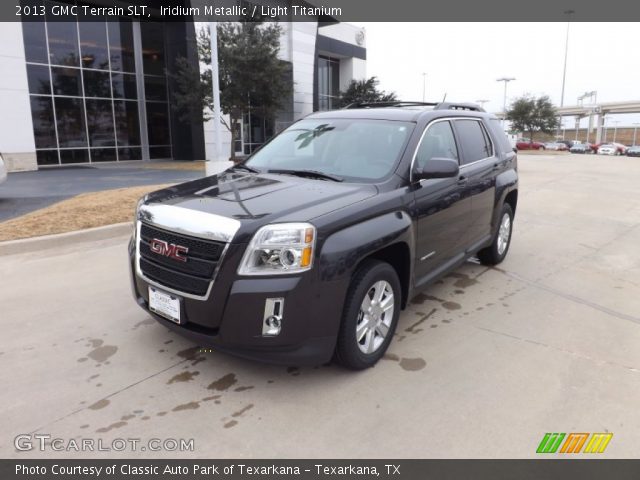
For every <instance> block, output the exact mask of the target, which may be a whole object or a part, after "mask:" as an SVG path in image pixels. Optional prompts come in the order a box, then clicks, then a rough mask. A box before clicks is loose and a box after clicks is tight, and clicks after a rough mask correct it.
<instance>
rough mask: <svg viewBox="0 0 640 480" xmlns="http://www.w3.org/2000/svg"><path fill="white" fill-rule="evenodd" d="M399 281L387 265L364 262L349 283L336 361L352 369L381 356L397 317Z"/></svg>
mask: <svg viewBox="0 0 640 480" xmlns="http://www.w3.org/2000/svg"><path fill="white" fill-rule="evenodd" d="M400 297H401V289H400V280H399V279H398V275H397V273H396V271H395V269H394V268H393V267H392V266H391V265H389V264H388V263H385V262H381V261H378V260H366V261H365V262H364V263H363V264H362V265H361V266H360V267H359V268H358V271H357V272H356V274H355V275H354V277H353V280H352V281H351V285H350V286H349V291H348V293H347V299H346V302H345V306H344V311H343V312H342V322H341V324H340V333H339V334H338V343H337V345H336V352H335V360H336V361H337V362H338V363H340V364H341V365H343V366H345V367H347V368H351V369H353V370H362V369H365V368H369V367H372V366H373V365H375V364H376V362H377V361H378V360H380V358H382V356H383V355H384V353H385V352H386V350H387V347H388V346H389V343H391V339H392V337H393V334H394V332H395V329H396V325H397V323H398V317H399V316H400V299H401V298H400Z"/></svg>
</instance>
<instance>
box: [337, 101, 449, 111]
mask: <svg viewBox="0 0 640 480" xmlns="http://www.w3.org/2000/svg"><path fill="white" fill-rule="evenodd" d="M436 105H438V103H433V102H411V101H401V100H398V101H391V102H355V103H350V104H349V105H347V106H346V107H343V108H345V109H352V108H384V107H435V106H436Z"/></svg>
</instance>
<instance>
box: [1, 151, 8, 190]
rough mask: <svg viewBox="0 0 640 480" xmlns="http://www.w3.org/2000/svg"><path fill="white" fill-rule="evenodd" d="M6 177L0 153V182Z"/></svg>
mask: <svg viewBox="0 0 640 480" xmlns="http://www.w3.org/2000/svg"><path fill="white" fill-rule="evenodd" d="M6 179H7V167H5V166H4V160H3V159H2V155H0V183H2V182H4V181H5V180H6Z"/></svg>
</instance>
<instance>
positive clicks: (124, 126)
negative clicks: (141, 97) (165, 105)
mask: <svg viewBox="0 0 640 480" xmlns="http://www.w3.org/2000/svg"><path fill="white" fill-rule="evenodd" d="M113 106H114V110H115V120H116V133H117V136H118V145H140V123H139V122H138V104H137V102H126V101H114V102H113Z"/></svg>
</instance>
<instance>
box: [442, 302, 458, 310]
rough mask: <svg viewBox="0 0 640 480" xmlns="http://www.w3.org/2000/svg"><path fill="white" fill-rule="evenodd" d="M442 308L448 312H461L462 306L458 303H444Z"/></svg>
mask: <svg viewBox="0 0 640 480" xmlns="http://www.w3.org/2000/svg"><path fill="white" fill-rule="evenodd" d="M442 306H443V307H444V308H446V309H447V310H460V309H461V308H462V305H460V304H459V303H456V302H442Z"/></svg>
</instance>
